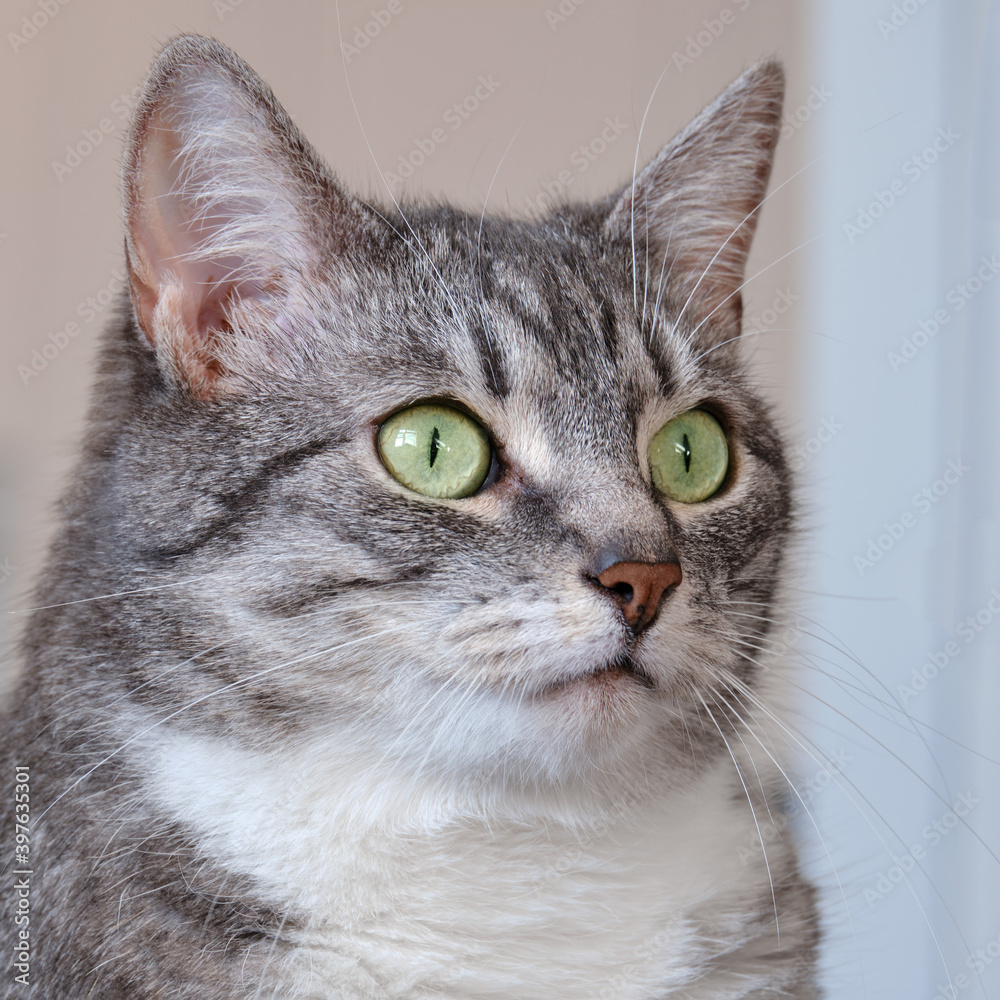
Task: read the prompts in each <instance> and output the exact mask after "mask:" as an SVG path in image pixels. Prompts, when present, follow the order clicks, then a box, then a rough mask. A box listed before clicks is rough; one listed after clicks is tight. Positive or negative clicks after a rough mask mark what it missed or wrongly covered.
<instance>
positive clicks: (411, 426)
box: [378, 403, 493, 500]
mask: <svg viewBox="0 0 1000 1000" xmlns="http://www.w3.org/2000/svg"><path fill="white" fill-rule="evenodd" d="M378 453H379V457H380V458H381V459H382V464H383V465H385V467H386V468H387V469H388V470H389V473H390V475H391V476H392V477H393V478H394V479H396V480H397V481H398V482H400V483H402V484H403V485H404V486H405V487H406V488H407V489H410V490H413V491H414V492H415V493H422V494H423V495H424V496H427V497H437V498H441V499H448V500H458V499H461V498H462V497H467V496H471V495H472V494H473V493H475V492H476V490H478V489H479V487H480V486H482V485H483V483H484V482H485V481H486V477H487V476H488V475H489V471H490V464H491V461H492V457H493V449H492V447H491V445H490V439H489V437H488V436H487V434H486V431H485V430H483V428H482V427H481V426H480V425H479V424H478V423H476V421H475V420H473V419H472V418H471V417H469V416H466V415H465V414H464V413H462V412H461V410H456V409H453V408H452V407H450V406H441V405H439V404H436V403H421V404H418V405H417V406H408V407H407V408H406V409H405V410H400V411H399V412H398V413H394V414H393V415H392V416H391V417H389V419H388V420H386V421H385V423H384V424H382V426H381V427H380V428H379V431H378Z"/></svg>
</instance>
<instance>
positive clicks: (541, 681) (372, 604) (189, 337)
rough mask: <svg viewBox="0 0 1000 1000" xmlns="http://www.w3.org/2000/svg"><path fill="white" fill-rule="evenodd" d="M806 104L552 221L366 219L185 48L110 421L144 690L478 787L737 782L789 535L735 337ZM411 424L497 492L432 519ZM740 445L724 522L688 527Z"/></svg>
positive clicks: (742, 114)
mask: <svg viewBox="0 0 1000 1000" xmlns="http://www.w3.org/2000/svg"><path fill="white" fill-rule="evenodd" d="M781 91H782V79H781V73H780V70H779V69H778V68H777V67H776V66H774V65H773V64H761V65H759V66H758V67H755V68H754V69H752V70H750V71H749V72H748V73H747V74H745V75H744V76H743V77H741V78H740V79H739V80H738V81H736V83H734V84H733V85H732V86H731V87H730V88H729V89H728V90H727V91H725V92H724V93H723V94H722V95H721V96H720V97H719V98H718V100H717V101H716V102H715V103H714V104H713V105H712V106H710V107H709V108H708V109H706V111H705V112H703V113H702V115H701V116H699V118H697V119H696V120H695V121H694V122H692V123H691V125H689V126H688V128H687V129H685V130H684V131H683V132H681V133H680V134H679V135H678V136H677V137H676V138H675V139H674V140H673V141H672V142H671V143H670V144H669V145H668V146H667V147H666V148H665V149H664V150H663V151H662V152H661V153H660V154H659V155H658V156H657V157H656V158H655V159H654V160H653V162H652V163H651V164H650V165H649V166H648V167H647V168H646V169H645V171H643V172H642V174H641V175H640V176H639V177H638V178H637V179H636V180H635V182H634V183H633V184H630V185H628V186H627V187H626V188H625V190H624V191H623V192H621V193H620V194H619V195H617V196H615V197H612V198H610V199H608V200H607V201H606V202H603V203H599V204H596V205H588V206H577V207H564V208H561V209H558V210H556V211H554V212H553V213H552V214H551V215H550V216H549V217H547V218H546V219H544V220H540V221H536V222H526V221H518V220H512V219H501V218H491V217H483V218H480V217H478V216H473V215H467V214H465V213H462V212H460V211H457V210H453V209H450V208H428V207H422V206H413V207H410V206H406V207H404V208H402V209H401V210H400V209H396V210H394V211H391V212H390V211H381V210H379V209H376V208H374V207H372V206H369V205H367V204H365V203H363V202H361V201H359V200H357V199H355V198H353V197H352V196H350V195H349V194H347V193H346V192H344V191H343V190H342V189H341V188H340V187H339V185H338V184H337V183H336V182H335V181H334V180H333V179H332V177H331V175H330V174H329V172H328V171H327V169H326V168H325V166H324V165H323V164H322V163H321V162H320V161H319V159H318V158H317V156H316V154H315V153H314V152H312V150H311V149H310V148H309V147H308V145H307V144H306V143H305V141H304V140H303V139H302V138H301V136H300V135H299V133H298V132H297V131H296V130H295V127H294V126H293V125H292V123H291V122H290V121H289V120H288V118H287V116H286V115H285V114H284V112H283V111H282V109H281V108H280V106H278V105H277V104H276V102H275V101H274V98H273V96H272V95H271V94H270V92H269V91H268V90H267V88H266V86H265V85H264V84H263V83H262V82H261V81H260V80H259V79H258V78H257V77H256V76H255V75H254V74H253V72H252V71H251V70H250V69H249V68H248V67H247V66H246V65H245V64H244V63H242V61H240V60H239V59H238V57H236V56H235V55H233V54H232V53H231V52H229V51H228V50H227V49H225V48H223V47H222V46H220V45H218V44H216V43H212V42H208V41H206V40H204V39H195V38H181V39H178V40H176V41H175V42H173V43H172V44H171V45H170V46H169V47H168V48H167V49H166V50H165V51H164V53H163V54H162V55H161V56H160V58H159V60H158V61H157V63H156V65H155V66H154V69H153V72H152V75H151V77H150V80H149V82H148V83H147V87H146V90H145V92H144V95H143V97H142V99H141V102H140V105H139V108H138V110H137V113H136V117H135V120H134V122H133V125H132V129H131V132H130V135H129V139H128V142H127V148H126V160H125V168H124V191H125V210H126V218H127V230H128V235H127V246H128V259H129V268H130V276H131V293H132V304H133V308H134V313H135V321H136V322H135V324H134V326H133V327H132V328H131V330H130V333H129V338H128V343H127V344H125V345H122V346H121V347H120V348H119V352H120V355H121V357H120V359H119V364H118V366H117V367H114V368H113V370H114V372H115V376H114V378H112V377H111V376H106V384H105V391H106V395H107V396H108V400H109V401H108V403H107V404H106V405H107V407H108V412H109V413H118V414H124V415H125V416H124V419H122V418H121V417H120V416H119V417H118V418H117V420H118V427H117V429H116V431H115V446H114V447H115V452H116V455H117V467H118V468H119V470H120V473H119V476H118V477H117V479H116V482H115V484H114V487H113V493H114V498H113V506H114V510H115V512H116V513H115V518H114V526H113V528H112V529H111V531H112V533H113V536H114V541H115V544H116V545H117V548H118V549H119V550H120V551H127V552H128V553H129V565H130V566H131V567H133V571H134V572H135V573H136V575H137V578H141V579H142V580H143V581H144V582H145V583H146V585H147V586H149V585H151V584H155V585H156V586H157V587H158V588H159V589H157V590H153V591H150V592H149V593H148V594H145V595H142V596H140V597H136V598H135V599H134V601H135V602H136V606H137V607H139V608H140V609H141V610H139V611H138V612H137V614H136V616H135V620H136V621H140V622H141V625H137V626H135V627H136V630H137V636H141V641H142V643H143V644H144V646H145V647H146V649H147V650H148V651H149V653H148V656H147V657H146V658H145V660H144V661H143V663H142V664H140V665H139V666H137V667H136V668H135V671H136V673H135V680H136V681H137V686H141V689H142V690H143V691H144V692H145V694H146V696H148V697H150V698H153V697H155V698H156V699H157V700H158V704H160V705H166V706H169V707H167V708H165V709H164V711H165V714H166V713H168V712H176V713H177V714H176V716H175V719H174V721H173V722H172V724H175V725H181V726H186V727H201V728H205V729H207V730H209V731H211V730H214V729H216V728H217V727H219V726H223V727H225V729H226V730H227V731H228V732H229V733H231V734H232V735H233V736H234V737H235V738H236V739H243V740H244V741H245V742H247V743H248V744H253V745H258V746H259V745H260V744H261V743H264V744H265V745H266V744H268V743H271V742H282V741H300V742H301V741H307V742H309V743H310V745H313V746H315V747H317V752H325V751H321V750H320V749H319V748H322V747H326V748H327V750H328V751H329V752H345V753H348V752H349V753H350V754H356V755H358V759H359V760H363V761H366V762H368V763H371V764H382V765H385V766H391V767H396V768H399V769H401V770H403V771H406V772H412V771H419V772H421V773H426V774H433V775H435V776H437V777H439V778H442V779H443V780H446V781H449V782H454V783H460V784H465V783H472V784H474V785H477V786H481V785H483V784H484V783H485V784H488V785H490V784H494V783H498V784H500V785H503V786H505V787H509V786H511V785H518V786H535V785H539V784H545V785H551V784H552V783H555V784H560V785H572V784H573V783H574V782H581V783H584V784H590V785H593V784H594V783H598V784H599V783H600V782H602V781H607V782H612V783H614V782H615V781H618V780H620V777H621V776H622V775H631V776H633V777H634V775H635V774H636V773H637V771H638V772H639V773H642V769H645V770H646V776H647V778H648V777H649V772H650V771H651V772H652V773H653V774H654V775H655V774H659V773H660V772H662V774H663V775H664V776H666V778H667V779H668V780H675V779H681V778H683V776H684V775H685V774H687V773H689V772H690V771H691V769H692V768H696V767H697V766H698V764H699V761H701V760H703V759H705V757H706V756H712V757H714V756H715V755H716V754H717V753H720V752H723V753H724V752H726V750H725V733H726V731H727V728H729V727H731V725H732V722H733V721H734V720H735V719H736V718H737V716H739V715H740V714H743V715H744V716H746V715H747V714H748V713H752V705H753V698H754V691H755V690H757V689H758V688H759V686H760V685H761V684H762V683H765V681H766V679H763V680H762V679H761V677H760V676H759V670H758V668H757V666H756V663H755V658H756V656H757V653H758V647H760V646H762V645H763V641H762V635H761V633H760V631H759V630H757V631H755V630H754V629H748V627H747V625H746V622H747V620H748V619H747V618H746V617H739V614H740V612H747V611H753V612H754V613H755V614H757V615H758V617H760V618H764V617H767V616H768V615H770V614H771V611H770V608H771V607H772V606H773V603H774V600H775V595H776V591H777V587H778V574H779V568H780V564H781V560H782V549H783V545H784V541H785V538H786V536H787V533H788V528H789V490H788V483H787V473H786V468H785V464H784V459H783V457H782V450H781V445H780V441H779V438H778V435H777V433H776V431H775V429H774V427H773V424H772V422H771V420H770V418H769V416H768V413H767V411H766V408H765V407H764V405H763V404H762V403H761V401H760V400H759V399H758V398H757V397H756V396H755V395H754V393H753V391H752V390H751V388H750V387H749V386H748V385H747V383H746V380H745V377H744V374H743V371H742V366H741V362H740V357H739V353H738V348H737V345H736V344H735V343H734V341H735V340H736V338H737V337H738V333H739V323H740V304H739V287H740V284H741V282H742V280H743V269H744V262H745V257H746V253H747V250H748V248H749V242H750V238H751V236H752V230H753V225H754V222H755V215H754V211H755V209H756V208H757V206H758V204H759V202H760V201H761V199H762V197H763V193H764V188H765V186H766V181H767V176H768V172H769V169H770V162H771V156H772V152H773V147H774V143H775V141H776V135H777V128H778V125H779V121H780V103H781ZM415 406H428V407H432V409H427V410H421V411H419V412H418V413H416V414H412V413H407V411H408V410H409V408H411V407H415ZM692 411H694V415H693V416H692V417H690V418H689V422H688V423H684V424H683V425H680V424H678V425H672V426H673V427H675V428H681V429H682V430H683V434H682V433H681V431H680V430H677V431H675V432H671V433H674V437H676V440H674V438H673V437H670V433H668V434H667V436H666V438H665V437H664V436H663V433H662V432H663V429H664V428H665V427H667V425H670V423H671V421H673V420H675V419H677V418H678V417H682V416H683V415H685V414H689V413H691V412H692ZM706 414H707V416H705V415H706ZM420 420H423V421H425V423H420V422H419V421H420ZM407 421H409V423H408V422H407ZM435 421H436V423H435ZM449 421H450V423H449ZM437 424H441V426H442V427H444V428H445V430H444V432H442V430H441V428H440V427H438V426H437ZM385 427H391V428H397V427H398V428H399V432H398V434H396V437H397V438H398V439H399V441H400V442H403V443H404V444H405V438H406V434H407V433H409V434H410V436H411V438H413V440H414V441H415V442H416V443H415V444H414V445H413V447H414V448H416V449H417V452H419V454H416V453H415V454H416V458H412V456H411V457H410V458H406V461H411V458H412V461H415V462H417V464H418V465H419V464H420V463H424V465H423V466H421V470H422V471H420V472H419V475H424V474H428V475H429V472H428V470H429V468H430V465H431V464H432V463H433V462H435V461H437V460H438V455H439V454H441V455H442V456H443V457H441V459H440V460H441V461H442V462H446V461H452V460H453V458H452V452H451V451H448V452H441V451H440V449H441V448H442V447H447V448H451V447H452V442H454V441H457V440H459V439H458V438H456V437H455V434H459V433H465V432H470V433H471V434H472V435H473V437H472V438H471V439H470V440H472V441H473V444H470V445H469V447H470V448H478V449H479V451H478V452H476V457H475V458H474V460H473V465H475V475H474V477H473V480H474V481H472V480H470V481H471V482H472V486H471V487H466V486H460V487H459V488H457V490H456V489H450V488H449V489H450V492H451V493H452V494H454V493H456V492H457V493H458V494H459V495H447V494H448V492H449V490H448V489H445V490H444V492H445V494H446V495H429V494H428V492H427V490H426V489H423V488H421V482H422V480H420V479H419V478H417V479H413V478H410V479H409V480H408V479H407V476H406V475H405V474H403V475H401V474H400V470H399V468H394V467H393V465H392V461H391V460H390V459H388V458H387V452H386V448H387V447H389V445H387V444H386V440H387V439H386V434H385V432H381V429H383V428H385ZM448 428H451V430H450V431H449V430H448ZM455 428H459V430H457V431H456V430H455ZM470 428H471V431H470ZM703 428H708V430H703ZM380 432H381V433H380ZM394 433H395V431H394ZM703 433H704V434H707V435H708V437H707V438H705V439H704V440H703V439H702V437H700V436H699V435H701V434H703ZM421 434H424V435H425V436H427V437H428V439H429V440H430V441H431V445H430V451H428V445H427V443H426V441H424V439H423V438H421V437H420V435H421ZM442 434H443V436H442ZM434 435H437V436H436V437H435V436H434ZM449 435H451V436H450V437H449ZM658 435H659V437H658ZM712 435H715V437H714V438H713V437H712ZM445 438H448V440H444V439H445ZM395 439H396V438H393V440H395ZM664 440H666V441H667V444H666V445H663V444H662V442H663V441H664ZM691 440H694V442H695V444H694V446H692V447H689V445H690V442H691ZM421 441H423V443H421ZM442 441H443V442H444V443H443V444H442ZM682 441H683V442H684V443H683V445H682V444H680V442H682ZM712 441H715V445H713V444H712ZM475 442H478V444H477V443H475ZM720 442H722V443H720ZM716 446H717V447H718V448H721V452H720V454H724V456H725V457H724V459H720V460H719V461H722V462H723V463H724V464H722V465H720V466H719V468H718V469H716V470H715V472H716V473H718V474H715V473H713V474H712V475H711V476H709V478H710V479H711V480H712V482H711V484H710V486H711V488H710V490H709V491H708V493H707V495H705V496H704V497H701V496H700V495H699V494H697V493H694V494H690V495H689V494H683V493H681V494H677V493H676V491H674V494H675V495H672V492H671V488H670V483H669V477H670V476H677V475H680V476H682V477H683V475H684V474H688V473H690V466H691V463H692V462H694V464H695V467H696V468H699V463H703V462H707V461H708V459H707V458H706V457H705V456H706V455H708V454H709V452H711V448H712V447H716ZM400 447H403V444H400ZM454 449H455V454H458V445H457V444H456V445H454ZM664 449H666V450H664ZM706 449H708V450H707V451H706ZM678 456H679V457H678ZM454 460H455V461H458V458H455V459H454ZM664 462H666V463H670V462H673V463H674V465H675V466H676V468H677V469H679V468H680V466H679V465H677V463H682V464H683V465H684V467H685V473H683V474H682V473H679V472H677V471H676V470H675V471H670V470H669V469H668V470H667V471H666V472H664V471H663V470H664V468H666V467H665V466H664V464H663V463H664ZM439 468H440V467H439ZM671 468H673V467H671ZM709 471H710V472H712V470H709ZM394 473H395V474H394ZM463 474H464V473H463ZM414 475H417V474H414ZM442 475H443V474H442ZM456 475H458V473H456ZM713 476H714V478H713ZM664 477H666V479H665V478H664ZM401 478H402V481H401ZM433 492H434V491H433V490H432V491H431V494H433ZM439 492H440V491H439ZM702 492H705V490H702ZM677 495H683V496H686V497H687V499H685V500H680V499H677ZM691 497H695V499H691ZM740 602H748V603H747V604H741V603H740ZM751 605H752V606H751Z"/></svg>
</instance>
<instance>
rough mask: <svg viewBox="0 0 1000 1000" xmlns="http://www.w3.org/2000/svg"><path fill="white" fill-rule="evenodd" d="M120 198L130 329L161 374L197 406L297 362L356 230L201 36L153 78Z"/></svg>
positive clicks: (352, 209)
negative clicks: (318, 303) (319, 300)
mask: <svg viewBox="0 0 1000 1000" xmlns="http://www.w3.org/2000/svg"><path fill="white" fill-rule="evenodd" d="M122 193H123V202H124V213H125V221H126V233H127V236H126V253H127V258H128V266H129V273H130V279H131V292H132V302H133V306H134V309H135V314H136V319H137V321H138V324H139V326H140V328H141V329H142V330H143V332H144V333H145V334H146V336H147V338H148V339H149V340H150V342H151V343H152V344H153V346H154V347H155V348H156V351H157V355H158V357H159V360H160V364H161V368H162V369H163V370H164V372H165V374H167V375H168V377H169V378H170V379H171V380H172V381H174V382H180V383H182V384H183V385H185V386H186V387H187V388H189V389H190V390H191V391H193V392H194V393H195V394H196V395H199V396H211V395H213V394H214V393H216V392H223V391H231V390H233V389H234V388H235V387H236V385H237V384H238V382H239V376H240V375H241V374H245V375H248V374H250V373H251V372H252V371H254V370H258V371H259V370H261V369H263V371H267V370H268V369H273V368H275V367H287V365H288V364H290V363H292V361H293V359H294V357H295V356H296V355H297V354H299V353H301V351H302V350H303V347H304V344H303V339H304V338H306V337H307V336H308V335H309V332H310V330H311V327H312V311H313V310H312V308H311V303H310V298H311V296H310V289H311V288H312V287H315V278H316V275H317V273H318V272H319V270H320V268H321V267H322V266H323V263H324V261H325V260H327V259H328V258H329V256H330V255H331V254H332V253H335V252H336V251H337V249H339V247H340V246H342V245H344V244H345V243H347V242H349V241H350V240H351V238H352V232H353V231H356V230H357V229H358V228H359V227H360V226H361V225H362V213H361V212H360V210H359V208H358V206H357V205H356V204H355V203H354V202H353V200H352V199H350V198H349V197H348V196H346V195H345V194H344V193H343V192H342V191H341V190H340V188H339V187H338V185H337V184H336V182H335V181H334V180H333V178H332V176H331V175H330V173H329V171H328V170H327V168H326V167H325V165H324V164H323V162H322V161H321V159H320V158H319V156H318V155H317V154H316V153H315V152H314V151H313V150H312V149H311V147H310V146H309V144H308V143H307V142H306V140H305V139H304V138H303V137H302V135H301V133H300V132H299V131H298V129H297V128H296V127H295V125H294V124H293V123H292V121H291V119H290V118H289V117H288V115H287V114H286V113H285V111H284V109H283V108H282V107H281V106H280V105H279V104H278V102H277V101H276V100H275V98H274V95H273V94H272V93H271V91H270V89H269V88H268V87H267V85H266V84H265V83H264V82H263V81H262V80H261V79H260V77H258V76H257V74H256V73H254V71H253V70H252V69H251V68H250V67H249V66H248V65H247V64H246V63H245V62H243V60H242V59H240V57H239V56H237V55H236V54H235V53H234V52H232V51H231V50H230V49H228V48H226V47H225V46H224V45H221V44H220V43H218V42H216V41H214V40H211V39H208V38H203V37H200V36H197V35H182V36H180V37H178V38H175V39H174V40H173V41H172V42H170V43H169V44H168V45H167V46H166V48H164V49H163V51H162V52H161V53H160V55H159V57H158V58H157V59H156V61H155V63H154V64H153V66H152V69H151V70H150V73H149V77H148V78H147V80H146V84H145V88H144V90H143V93H142V95H141V97H140V99H139V102H138V106H137V108H136V111H135V114H134V116H133V119H132V123H131V126H130V128H129V132H128V136H127V138H126V144H125V157H124V165H123V174H122Z"/></svg>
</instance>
